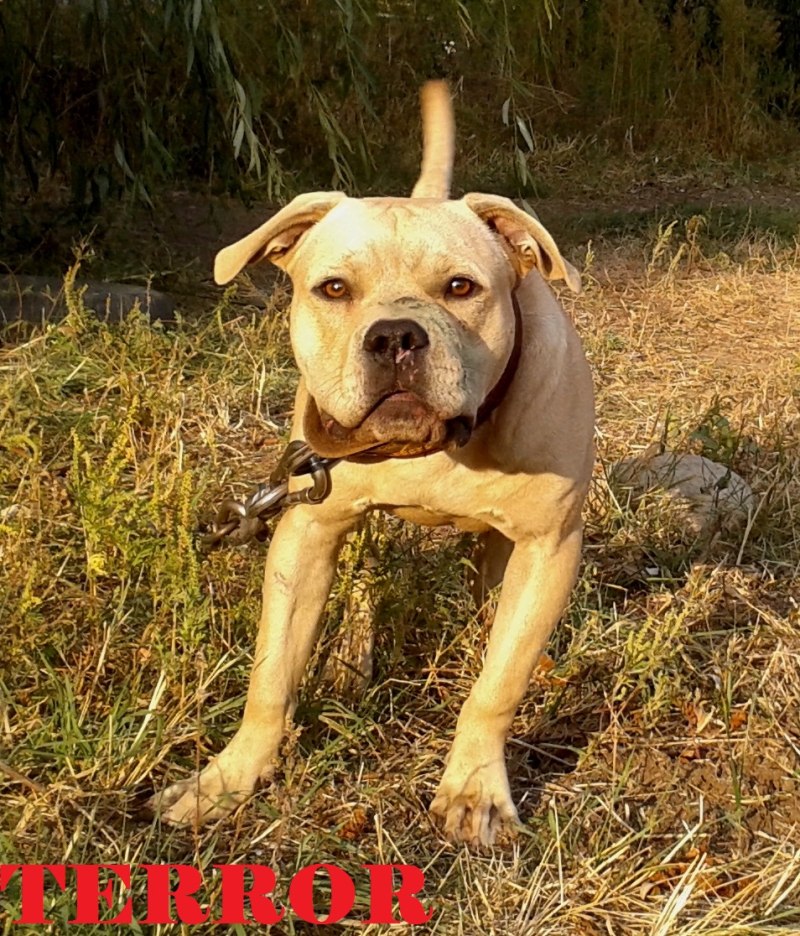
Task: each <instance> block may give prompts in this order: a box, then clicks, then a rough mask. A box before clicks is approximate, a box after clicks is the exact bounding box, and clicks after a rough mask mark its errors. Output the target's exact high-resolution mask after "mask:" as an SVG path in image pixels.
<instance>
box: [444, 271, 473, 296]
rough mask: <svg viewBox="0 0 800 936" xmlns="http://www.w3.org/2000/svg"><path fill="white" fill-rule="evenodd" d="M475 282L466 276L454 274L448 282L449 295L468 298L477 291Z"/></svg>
mask: <svg viewBox="0 0 800 936" xmlns="http://www.w3.org/2000/svg"><path fill="white" fill-rule="evenodd" d="M475 288H476V287H475V283H473V282H472V280H471V279H467V278H466V276H454V277H453V279H451V280H450V282H449V283H448V284H447V295H448V296H453V297H454V298H455V299H466V298H467V296H471V295H472V294H473V293H474V292H475Z"/></svg>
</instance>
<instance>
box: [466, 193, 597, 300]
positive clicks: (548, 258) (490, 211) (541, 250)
mask: <svg viewBox="0 0 800 936" xmlns="http://www.w3.org/2000/svg"><path fill="white" fill-rule="evenodd" d="M464 202H465V204H466V205H467V206H468V207H469V208H471V209H472V210H473V211H474V212H475V214H477V215H478V217H479V218H482V219H483V220H484V221H485V222H486V223H487V224H488V225H489V227H490V228H492V230H494V231H496V232H497V233H498V234H499V235H500V236H501V237H502V238H503V239H504V240H505V241H506V242H507V244H508V246H509V247H510V257H511V262H512V263H513V264H514V268H515V269H516V271H517V275H518V276H519V277H520V278H522V277H523V276H525V275H527V274H528V273H529V272H530V271H531V269H532V268H533V267H536V268H537V270H538V271H539V272H540V273H541V274H542V276H543V277H544V278H545V279H551V280H557V279H563V280H565V281H566V283H567V285H568V286H569V288H570V289H571V290H572V291H573V292H576V293H578V292H580V291H581V276H580V273H578V271H577V270H576V269H575V267H574V266H573V265H572V264H571V263H568V262H567V261H566V260H565V259H564V258H563V257H562V256H561V251H560V250H559V249H558V247H557V246H556V242H555V241H554V240H553V238H552V237H551V236H550V234H549V232H548V231H547V229H546V228H545V227H544V225H543V224H541V223H540V222H539V221H537V220H536V218H534V217H532V216H531V215H529V214H528V213H527V212H525V211H523V210H522V209H521V208H517V206H516V205H515V204H514V202H512V201H511V199H509V198H503V197H502V196H501V195H481V194H479V193H478V192H471V193H470V194H469V195H465V196H464Z"/></svg>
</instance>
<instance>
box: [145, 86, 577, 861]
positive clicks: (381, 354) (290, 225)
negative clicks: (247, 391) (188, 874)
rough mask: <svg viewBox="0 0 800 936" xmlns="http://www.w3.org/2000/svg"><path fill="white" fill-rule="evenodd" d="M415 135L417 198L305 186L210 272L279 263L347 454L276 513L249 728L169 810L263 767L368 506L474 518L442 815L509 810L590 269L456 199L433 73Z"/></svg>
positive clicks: (448, 818) (538, 647)
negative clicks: (307, 494)
mask: <svg viewBox="0 0 800 936" xmlns="http://www.w3.org/2000/svg"><path fill="white" fill-rule="evenodd" d="M423 128H424V136H425V151H424V157H423V168H422V175H421V178H420V180H419V182H418V183H417V185H416V187H415V189H414V193H413V195H412V197H411V198H410V199H408V198H367V199H362V200H357V199H350V198H346V197H345V196H344V195H343V194H341V193H339V192H328V193H314V194H309V195H302V196H300V197H299V198H296V199H295V200H294V201H293V202H292V203H291V204H290V205H288V206H287V207H286V208H284V209H283V210H282V211H280V212H278V214H277V215H275V216H274V217H273V218H271V219H270V220H269V221H267V222H266V224H264V225H262V226H261V227H260V228H259V229H258V230H256V231H254V232H253V233H251V234H249V235H248V236H247V237H245V238H244V239H243V240H241V241H239V242H238V243H236V244H233V245H232V246H230V247H226V248H225V249H224V250H222V251H221V252H220V253H219V255H218V257H217V261H216V266H215V277H216V280H217V282H218V283H226V282H228V281H229V280H231V279H232V278H233V277H234V276H235V275H236V274H237V273H238V272H239V271H240V270H241V269H242V268H243V267H244V266H245V265H246V264H247V263H252V262H255V261H257V260H261V259H263V258H266V259H269V260H271V261H272V262H273V263H276V264H277V265H278V266H281V267H283V268H284V269H286V270H287V271H288V272H289V274H290V276H291V278H292V283H293V286H294V297H293V300H292V307H291V339H292V346H293V349H294V352H295V355H296V358H297V363H298V366H299V369H300V372H301V375H302V380H301V383H300V386H299V389H298V392H297V398H296V408H295V421H294V428H293V432H292V437H293V438H305V439H307V440H308V441H309V442H310V443H311V444H312V446H313V447H314V448H315V450H316V451H318V452H319V453H320V454H323V455H332V456H340V457H348V456H355V459H357V460H354V459H351V458H348V460H346V461H342V462H341V463H340V464H339V465H337V466H336V467H335V468H334V469H333V474H332V480H333V492H332V494H331V495H330V496H329V497H328V499H327V500H325V501H324V502H323V503H322V504H319V505H314V506H306V505H302V506H297V507H294V508H293V509H291V510H290V511H289V512H288V513H286V514H285V515H284V517H283V518H282V520H281V521H280V523H279V525H278V527H277V529H276V531H275V534H274V537H273V540H272V543H271V545H270V549H269V555H268V557H267V567H266V573H265V579H264V596H263V611H262V616H261V624H260V628H259V632H258V640H257V642H256V651H255V662H254V665H253V671H252V677H251V683H250V688H249V691H248V696H247V704H246V706H245V711H244V718H243V720H242V724H241V726H240V728H239V730H238V731H237V733H236V735H235V736H234V738H233V739H232V740H231V742H230V743H229V744H228V746H227V747H226V748H225V750H223V751H222V753H221V754H219V755H218V756H217V757H216V758H215V759H214V760H213V761H211V763H210V764H209V765H208V766H207V767H206V768H205V769H204V770H203V771H202V773H201V774H200V775H199V777H194V778H192V779H190V780H187V781H183V782H181V783H177V784H175V785H174V786H172V787H170V788H169V789H168V790H166V792H165V793H163V794H162V795H161V796H160V797H158V798H157V800H156V803H155V805H156V807H157V808H158V809H159V810H160V811H161V813H162V816H163V818H164V819H165V820H167V821H170V822H175V823H198V822H202V821H205V820H207V819H211V818H217V817H220V816H223V815H225V814H226V813H228V812H229V811H230V810H231V809H233V808H234V807H235V806H236V805H237V804H239V803H241V802H242V801H243V800H244V799H246V798H247V797H248V796H249V795H250V793H251V792H252V791H253V789H254V787H255V785H256V783H257V782H258V780H259V778H262V777H264V776H266V775H267V774H268V773H269V772H270V770H271V768H272V767H273V765H274V763H275V760H276V758H277V756H278V749H279V745H280V742H281V738H282V735H283V733H284V727H285V723H286V720H287V717H290V716H291V715H292V713H293V711H294V708H295V704H296V693H297V689H298V686H299V683H300V680H301V677H302V675H303V671H304V669H305V666H306V662H307V661H308V658H309V655H310V653H311V650H312V647H313V644H314V640H315V636H316V634H317V629H318V625H319V622H320V618H321V616H322V612H323V608H324V606H325V602H326V600H327V598H328V594H329V591H330V588H331V582H332V578H333V574H334V570H335V565H336V557H337V553H338V550H339V547H340V544H341V543H342V540H343V539H344V537H345V536H346V534H347V533H348V532H349V531H350V530H352V529H353V528H354V526H356V525H357V524H358V522H359V519H360V518H361V517H362V516H363V515H364V514H365V513H366V512H367V511H370V510H374V509H377V508H380V509H382V510H388V511H391V512H392V513H394V514H396V515H398V516H400V517H403V518H406V519H409V520H413V521H416V522H419V523H425V524H448V523H452V524H455V525H456V526H458V527H460V528H461V529H464V530H472V531H477V532H482V533H484V537H483V543H482V546H483V549H482V560H481V568H482V569H483V571H484V572H485V574H486V577H487V581H486V584H487V586H491V585H493V584H494V583H495V582H496V581H499V580H500V579H501V578H503V573H504V583H503V589H502V593H501V596H500V601H499V604H498V607H497V612H496V617H495V621H494V624H493V627H492V631H491V636H490V638H489V642H488V646H487V648H486V657H485V662H484V668H483V672H482V673H481V676H480V678H479V679H478V680H477V681H476V683H475V685H474V687H473V689H472V692H471V693H470V695H469V698H468V699H467V701H466V703H465V705H464V707H463V709H462V711H461V714H460V716H459V718H458V723H457V725H456V732H455V740H454V742H453V746H452V749H451V751H450V755H449V757H448V760H447V766H446V769H445V772H444V776H443V777H442V781H441V784H440V786H439V790H438V793H437V795H436V798H435V799H434V801H433V803H432V805H431V810H432V811H433V812H434V813H435V814H436V815H438V816H441V817H442V818H443V819H444V827H445V832H446V834H447V835H448V836H449V837H450V838H452V839H456V840H460V839H463V840H467V841H470V842H476V843H482V844H490V843H491V842H492V841H493V840H494V837H495V834H496V832H497V830H498V828H499V827H500V825H501V824H502V823H504V822H507V823H513V822H515V821H516V817H517V813H516V809H515V808H514V804H513V802H512V799H511V793H510V790H509V784H508V778H507V775H506V767H505V757H504V746H505V739H506V734H507V732H508V730H509V728H510V726H511V722H512V720H513V718H514V714H515V712H516V710H517V707H518V705H519V703H520V701H521V699H522V697H523V695H524V693H525V691H526V689H527V688H528V683H529V680H530V677H531V673H532V671H533V668H534V666H535V664H536V661H537V659H538V658H539V655H540V654H541V652H542V650H543V648H544V646H545V644H546V643H547V640H548V637H549V635H550V632H551V631H552V629H553V627H554V626H555V624H556V623H557V621H558V619H559V617H560V616H561V614H562V612H563V610H564V607H565V605H566V603H567V600H568V598H569V593H570V590H571V588H572V585H573V582H574V580H575V575H576V570H577V568H578V561H579V557H580V549H581V516H580V514H581V506H582V503H583V499H584V496H585V494H586V490H587V487H588V484H589V478H590V474H591V465H592V436H593V423H594V411H593V401H592V388H591V380H590V375H589V370H588V367H587V364H586V361H585V359H584V356H583V353H582V351H581V347H580V344H579V341H578V337H577V335H576V334H575V331H574V330H573V328H572V325H571V323H570V321H569V320H568V318H567V316H566V315H565V313H564V312H563V310H562V309H561V307H560V306H559V304H558V302H557V300H556V299H555V297H554V296H553V294H552V292H551V291H550V289H549V288H548V286H547V285H546V283H545V279H564V280H566V281H567V283H568V284H569V285H570V286H571V287H572V288H573V289H575V290H577V289H578V288H579V286H580V280H579V277H578V274H577V272H576V271H575V270H574V269H573V268H572V267H571V266H570V265H569V264H568V263H567V262H566V261H565V260H564V258H563V257H562V256H561V254H560V253H559V250H558V248H557V247H556V245H555V243H554V242H553V239H552V238H551V237H550V235H549V234H548V233H547V231H546V230H545V229H544V228H543V227H542V225H541V224H540V223H539V222H538V221H536V220H535V219H534V218H532V217H530V216H529V215H528V214H526V213H525V212H523V211H521V210H519V209H518V208H517V207H516V206H515V205H514V204H513V203H512V202H511V201H509V200H508V199H505V198H500V197H495V196H492V195H478V194H471V195H466V196H465V197H464V198H463V199H461V200H460V201H449V200H448V193H449V185H450V173H451V164H452V154H453V145H454V144H453V117H452V106H451V103H450V97H449V93H448V91H447V88H446V86H445V85H444V83H443V82H430V83H428V84H427V85H426V86H425V88H424V89H423ZM366 450H369V451H370V454H369V455H363V453H364V452H365V451H366ZM298 486H299V485H298Z"/></svg>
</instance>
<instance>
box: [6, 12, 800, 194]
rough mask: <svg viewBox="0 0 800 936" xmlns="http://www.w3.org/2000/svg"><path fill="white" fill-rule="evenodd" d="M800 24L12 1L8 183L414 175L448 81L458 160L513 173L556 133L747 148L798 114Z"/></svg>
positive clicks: (733, 18) (302, 180) (113, 187)
mask: <svg viewBox="0 0 800 936" xmlns="http://www.w3.org/2000/svg"><path fill="white" fill-rule="evenodd" d="M797 19H798V17H797V14H796V13H795V12H793V10H792V9H791V4H790V5H789V6H787V5H786V4H785V3H784V4H782V3H781V2H778V0H771V2H770V0H685V2H680V3H676V2H674V0H526V2H525V3H518V4H508V3H502V4H499V3H496V2H492V0H478V2H474V3H469V4H467V3H464V2H463V0H442V2H437V3H431V2H422V0H421V2H389V0H360V2H353V0H339V2H336V3H331V2H330V0H308V2H304V3H290V2H287V0H261V2H256V0H241V2H239V3H236V4H235V5H230V4H223V3H217V2H215V0H164V2H162V3H156V2H154V0H144V2H141V3H130V2H128V0H66V2H62V3H57V4H37V3H30V2H29V0H5V2H3V3H2V4H0V125H2V127H3V131H2V133H0V184H2V185H3V186H5V187H7V186H8V185H9V184H12V185H16V184H17V183H18V182H19V181H20V180H21V179H24V180H26V182H27V185H28V187H29V188H30V189H32V190H34V191H35V190H37V189H38V188H39V187H40V186H42V184H43V183H44V182H45V181H46V180H48V179H51V178H55V179H56V180H58V179H63V180H66V181H67V182H68V183H69V185H70V186H71V190H72V196H73V201H74V203H75V205H77V206H79V207H89V208H96V207H98V206H99V205H100V204H101V203H102V202H103V201H104V200H105V199H107V198H108V197H109V195H111V194H113V193H114V192H117V191H119V190H120V189H121V188H123V187H127V188H130V189H132V190H133V191H134V192H135V193H136V194H138V195H139V196H141V197H142V198H144V199H145V200H148V199H150V197H151V193H152V191H153V186H157V184H158V183H159V182H161V181H163V180H165V179H176V178H177V179H188V178H194V179H205V180H208V181H221V182H222V184H223V185H224V186H226V187H228V188H233V189H236V188H237V187H239V186H240V185H242V184H249V183H250V182H259V184H261V185H264V186H265V187H266V194H267V196H268V197H272V196H277V195H280V194H282V193H284V192H285V191H286V190H292V189H295V188H298V187H305V186H306V185H315V186H325V185H332V184H333V185H337V186H350V187H354V186H355V181H356V179H358V180H359V181H360V182H361V185H362V187H363V186H364V185H365V184H366V185H367V186H370V185H373V184H377V185H379V184H380V182H381V181H382V177H383V170H382V168H381V167H382V166H383V165H385V164H391V165H392V166H393V167H394V168H395V171H400V172H401V173H403V174H407V175H408V177H409V180H410V178H411V176H412V175H413V172H414V167H415V164H416V157H415V155H414V153H413V152H406V151H407V150H409V149H411V150H413V147H411V148H409V147H408V146H407V141H408V140H409V139H416V138H417V119H418V118H417V104H416V92H417V89H418V86H419V84H420V83H421V82H422V81H423V80H424V79H425V78H428V77H431V76H437V75H444V76H447V77H449V78H450V79H451V81H452V83H453V85H454V86H455V87H456V88H457V89H459V90H462V91H463V96H462V100H463V105H464V108H466V113H460V114H459V118H460V122H461V125H462V136H461V139H462V141H465V143H464V145H463V149H464V150H466V152H465V153H462V158H463V156H466V157H467V159H469V158H470V157H472V158H473V159H480V160H481V161H482V163H486V162H487V161H491V157H492V153H493V151H494V148H496V147H497V144H498V142H500V143H501V144H502V146H503V148H504V150H505V152H507V153H508V154H509V155H513V159H512V160H510V161H509V162H508V167H507V169H506V170H505V174H506V179H505V180H501V181H505V182H506V183H507V185H508V186H510V187H517V188H521V189H522V190H525V189H530V188H531V187H532V183H533V178H534V176H535V170H536V165H535V162H536V160H535V157H536V153H537V150H538V148H539V147H540V146H541V140H542V139H543V138H549V137H553V136H563V135H567V136H568V137H576V135H577V137H580V138H594V137H597V138H603V139H611V140H615V141H617V142H622V143H624V145H626V146H627V147H628V148H629V149H630V150H631V151H634V149H635V148H640V147H643V146H649V145H660V144H669V146H670V148H671V149H673V150H674V149H676V148H677V149H680V148H681V147H689V148H693V149H694V150H695V151H697V150H702V151H704V152H705V151H706V150H709V149H710V150H712V151H714V152H716V153H720V154H730V153H736V154H745V155H746V154H748V153H752V152H755V151H763V150H764V149H765V147H767V146H769V147H770V148H771V149H772V148H774V146H775V135H776V132H777V130H778V129H779V127H780V125H781V124H782V123H785V122H786V120H787V118H792V117H794V116H796V113H797V88H796V75H795V70H794V69H795V67H796V65H797V62H796V61H795V59H796V58H797V52H796V43H794V42H793V39H792V36H793V35H794V32H793V30H794V31H797V28H798V23H797ZM492 128H494V132H492ZM476 138H477V140H476ZM398 143H399V144H400V146H398ZM398 149H399V150H400V151H401V152H400V153H398ZM1 195H2V193H0V197H1Z"/></svg>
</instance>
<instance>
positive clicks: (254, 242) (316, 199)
mask: <svg viewBox="0 0 800 936" xmlns="http://www.w3.org/2000/svg"><path fill="white" fill-rule="evenodd" d="M343 198H346V195H345V194H344V192H310V193H307V194H306V195H298V196H297V198H295V199H294V200H293V201H291V202H289V204H288V205H287V206H286V207H285V208H281V210H280V211H279V212H278V213H277V214H276V215H274V216H273V217H271V218H270V219H269V221H266V222H265V223H264V224H262V225H261V227H260V228H256V230H255V231H252V232H251V233H250V234H248V235H247V237H243V238H242V239H241V240H239V241H236V243H235V244H231V245H230V246H229V247H224V248H223V249H222V250H220V252H219V253H218V254H217V257H216V259H215V260H214V280H215V281H216V282H217V283H218V284H219V285H220V286H222V285H224V284H225V283H229V282H230V281H231V280H232V279H233V278H234V276H236V274H237V273H238V272H239V271H240V270H241V269H242V268H243V267H245V266H247V264H248V263H255V262H256V261H258V260H271V261H272V262H273V263H276V264H277V265H278V266H280V265H281V258H282V257H284V256H285V255H286V254H287V253H288V252H289V251H290V250H291V249H292V247H294V245H295V244H296V243H297V241H298V240H299V239H300V238H301V237H302V235H303V234H305V232H306V231H307V230H308V229H309V228H310V227H311V226H312V225H314V224H316V223H317V221H319V220H320V219H321V218H323V217H325V215H326V214H327V213H328V212H329V211H330V210H331V208H333V207H334V205H337V204H338V203H339V202H340V201H342V199H343Z"/></svg>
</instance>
